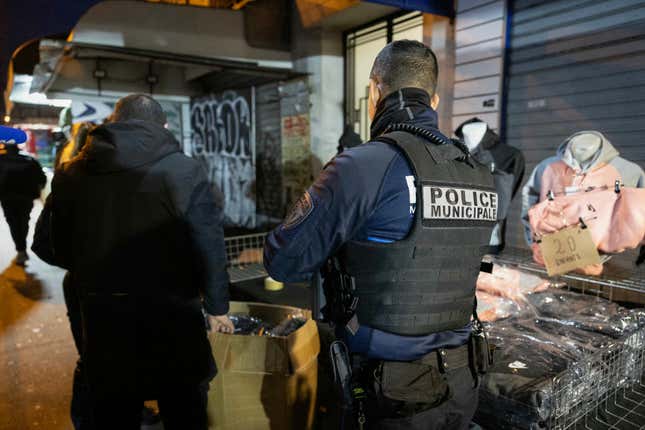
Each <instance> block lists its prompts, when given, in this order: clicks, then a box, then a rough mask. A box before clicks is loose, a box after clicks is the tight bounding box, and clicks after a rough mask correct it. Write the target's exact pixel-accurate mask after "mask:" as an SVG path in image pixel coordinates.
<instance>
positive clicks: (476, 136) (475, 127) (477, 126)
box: [462, 122, 488, 151]
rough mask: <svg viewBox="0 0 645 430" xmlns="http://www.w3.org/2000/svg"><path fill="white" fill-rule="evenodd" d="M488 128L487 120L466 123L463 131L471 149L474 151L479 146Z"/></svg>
mask: <svg viewBox="0 0 645 430" xmlns="http://www.w3.org/2000/svg"><path fill="white" fill-rule="evenodd" d="M486 130H488V126H487V125H486V123H485V122H471V123H470V124H466V125H464V128H463V129H462V133H463V134H464V143H465V144H466V146H467V147H468V149H469V150H470V151H473V150H474V149H475V148H477V147H478V146H479V144H480V143H481V142H482V139H483V138H484V135H485V134H486Z"/></svg>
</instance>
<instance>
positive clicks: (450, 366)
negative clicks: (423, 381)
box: [420, 344, 470, 373]
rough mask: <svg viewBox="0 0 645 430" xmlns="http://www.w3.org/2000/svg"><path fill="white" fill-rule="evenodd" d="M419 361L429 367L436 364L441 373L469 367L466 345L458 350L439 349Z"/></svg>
mask: <svg viewBox="0 0 645 430" xmlns="http://www.w3.org/2000/svg"><path fill="white" fill-rule="evenodd" d="M420 361H421V362H422V363H425V364H429V365H434V364H435V363H436V365H437V367H438V369H439V371H440V372H441V373H446V372H448V371H450V370H456V369H461V368H462V367H470V360H469V352H468V344H466V345H464V346H460V347H458V348H450V349H448V348H439V349H437V350H435V351H432V352H431V353H429V354H427V355H426V356H424V357H423V358H422V359H421V360H420Z"/></svg>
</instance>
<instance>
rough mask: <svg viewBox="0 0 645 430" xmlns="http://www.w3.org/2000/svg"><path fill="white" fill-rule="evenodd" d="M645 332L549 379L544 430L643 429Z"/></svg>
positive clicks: (644, 408)
mask: <svg viewBox="0 0 645 430" xmlns="http://www.w3.org/2000/svg"><path fill="white" fill-rule="evenodd" d="M644 375H645V328H642V329H640V330H639V331H637V332H635V333H633V334H631V335H630V336H629V337H628V338H627V339H626V340H625V341H624V342H622V343H616V344H613V345H610V346H609V347H607V348H604V349H602V350H600V351H598V352H597V353H595V354H593V355H591V356H589V357H587V358H585V359H584V360H581V361H579V362H577V363H575V364H574V365H573V366H572V367H571V368H570V369H569V370H567V371H565V372H563V373H561V374H560V375H558V376H557V377H555V378H554V380H553V382H552V384H553V391H552V392H553V399H552V402H553V403H552V404H553V411H552V413H551V418H550V425H549V428H550V429H552V430H568V429H595V430H603V429H607V430H609V429H626V430H629V429H634V430H636V429H641V428H644V427H645V385H643V382H644V381H643V377H644Z"/></svg>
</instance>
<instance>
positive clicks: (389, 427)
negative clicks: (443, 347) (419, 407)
mask: <svg viewBox="0 0 645 430" xmlns="http://www.w3.org/2000/svg"><path fill="white" fill-rule="evenodd" d="M444 377H445V382H446V384H447V385H448V388H449V390H448V393H447V395H446V397H445V398H444V399H443V401H441V402H440V403H439V404H438V405H437V406H435V407H433V408H430V409H427V410H424V411H422V412H417V413H414V414H411V415H408V416H405V417H400V416H397V417H395V418H394V417H392V415H393V414H391V411H392V410H391V408H388V407H387V405H384V403H383V399H375V398H373V397H372V398H370V399H369V400H368V401H369V402H370V403H371V404H370V405H368V410H370V411H371V413H370V414H369V415H370V416H368V423H367V424H368V425H367V428H368V429H369V430H374V429H378V430H399V429H401V430H466V429H468V428H469V427H470V423H471V421H472V419H473V416H474V415H475V411H476V410H477V404H478V400H479V395H478V389H477V388H476V387H475V386H474V384H475V382H474V379H473V376H472V373H471V371H470V369H469V368H468V367H462V368H459V369H454V370H452V371H448V372H446V373H445V374H444ZM370 397H371V396H370Z"/></svg>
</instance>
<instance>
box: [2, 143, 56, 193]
mask: <svg viewBox="0 0 645 430" xmlns="http://www.w3.org/2000/svg"><path fill="white" fill-rule="evenodd" d="M46 183H47V177H46V176H45V174H44V173H43V168H42V167H41V166H40V163H39V162H38V161H37V160H36V159H35V158H33V157H30V156H29V155H26V154H22V153H21V152H20V151H19V150H18V147H17V146H16V145H4V147H3V148H1V149H0V199H28V200H34V199H37V198H38V197H40V191H41V190H42V189H43V187H44V186H45V184H46Z"/></svg>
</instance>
